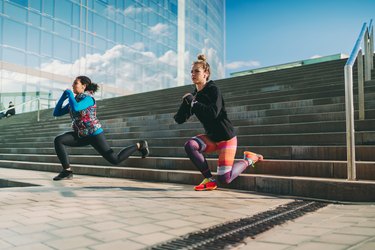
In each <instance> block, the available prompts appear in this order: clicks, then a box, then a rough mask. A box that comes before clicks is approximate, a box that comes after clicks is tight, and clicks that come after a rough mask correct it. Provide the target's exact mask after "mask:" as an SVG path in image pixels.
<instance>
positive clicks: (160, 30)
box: [150, 23, 169, 36]
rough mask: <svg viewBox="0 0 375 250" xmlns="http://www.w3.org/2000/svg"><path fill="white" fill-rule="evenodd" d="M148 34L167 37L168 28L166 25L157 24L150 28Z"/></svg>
mask: <svg viewBox="0 0 375 250" xmlns="http://www.w3.org/2000/svg"><path fill="white" fill-rule="evenodd" d="M150 32H151V34H153V35H162V36H167V35H169V28H168V25H167V24H164V23H158V24H156V25H154V26H152V27H150Z"/></svg>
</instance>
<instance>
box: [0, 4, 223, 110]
mask: <svg viewBox="0 0 375 250" xmlns="http://www.w3.org/2000/svg"><path fill="white" fill-rule="evenodd" d="M224 30H225V0H0V32H1V33H0V103H2V104H3V106H7V104H8V102H9V101H13V102H14V103H15V104H16V105H17V104H20V103H24V102H26V101H29V100H31V99H34V98H36V97H40V98H43V100H44V102H43V105H44V106H50V105H51V103H50V102H49V101H47V99H50V100H54V99H57V98H59V96H60V94H61V92H62V90H64V89H66V88H69V87H70V86H71V83H72V81H73V79H74V78H75V76H78V75H87V76H89V77H90V78H91V79H92V80H93V81H94V82H96V83H99V84H100V87H101V88H100V91H99V93H98V95H97V96H96V98H98V99H101V98H109V97H114V96H120V95H127V94H132V93H139V92H145V91H151V90H157V89H163V88H169V87H174V86H180V85H186V84H191V81H190V67H191V63H192V61H194V60H195V59H196V56H197V54H199V53H204V54H206V55H207V58H208V61H209V63H210V64H211V67H212V78H213V79H217V78H222V77H224V59H225V58H224V57H225V55H224V51H225V39H224V37H225V33H224ZM52 105H53V104H52ZM1 108H2V107H1V105H0V109H1ZM27 108H30V107H26V106H24V107H23V108H22V110H23V111H27V110H25V109H27Z"/></svg>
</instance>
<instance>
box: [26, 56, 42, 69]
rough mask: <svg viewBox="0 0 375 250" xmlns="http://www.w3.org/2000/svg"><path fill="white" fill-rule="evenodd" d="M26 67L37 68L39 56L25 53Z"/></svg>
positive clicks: (38, 66)
mask: <svg viewBox="0 0 375 250" xmlns="http://www.w3.org/2000/svg"><path fill="white" fill-rule="evenodd" d="M26 60H27V64H26V66H27V67H31V68H35V69H38V68H40V57H39V56H37V55H32V54H28V55H27V58H26Z"/></svg>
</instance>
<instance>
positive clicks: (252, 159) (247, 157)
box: [243, 151, 263, 167]
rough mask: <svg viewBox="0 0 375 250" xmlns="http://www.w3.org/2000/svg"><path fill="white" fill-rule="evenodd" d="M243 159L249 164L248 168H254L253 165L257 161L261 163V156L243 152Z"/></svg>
mask: <svg viewBox="0 0 375 250" xmlns="http://www.w3.org/2000/svg"><path fill="white" fill-rule="evenodd" d="M243 159H244V160H247V161H248V162H249V166H252V167H255V166H254V164H255V163H257V162H258V161H263V155H260V154H256V153H253V152H250V151H245V152H243Z"/></svg>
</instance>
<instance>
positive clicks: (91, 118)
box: [53, 89, 103, 137]
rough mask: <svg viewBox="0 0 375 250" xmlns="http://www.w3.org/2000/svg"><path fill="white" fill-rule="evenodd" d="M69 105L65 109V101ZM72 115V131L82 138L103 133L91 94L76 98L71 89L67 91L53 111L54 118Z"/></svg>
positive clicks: (87, 93)
mask: <svg viewBox="0 0 375 250" xmlns="http://www.w3.org/2000/svg"><path fill="white" fill-rule="evenodd" d="M66 99H68V104H66V105H65V106H64V107H63V103H64V101H65V100H66ZM68 113H69V114H70V117H71V118H72V129H73V130H74V131H75V132H76V133H77V134H78V135H79V136H80V137H85V136H93V135H98V134H100V133H102V132H103V129H102V128H101V127H102V126H101V124H100V121H99V119H98V118H97V117H96V102H95V99H94V97H93V96H92V94H90V93H89V92H85V93H81V94H78V95H76V96H74V94H73V92H72V91H71V90H69V89H67V90H65V91H64V93H63V94H62V96H61V97H60V99H59V101H58V102H57V104H56V107H55V109H54V110H53V115H54V116H62V115H65V114H68Z"/></svg>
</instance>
